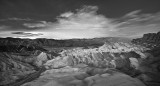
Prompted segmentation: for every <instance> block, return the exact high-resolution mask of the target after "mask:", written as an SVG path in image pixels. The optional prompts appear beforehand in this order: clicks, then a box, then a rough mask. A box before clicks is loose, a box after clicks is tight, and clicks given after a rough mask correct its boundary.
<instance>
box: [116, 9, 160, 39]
mask: <svg viewBox="0 0 160 86" xmlns="http://www.w3.org/2000/svg"><path fill="white" fill-rule="evenodd" d="M120 20H123V21H122V22H118V23H117V24H118V26H117V27H116V28H117V29H119V30H118V31H117V34H119V36H127V37H140V36H142V35H143V34H145V33H154V32H158V31H160V12H157V13H152V14H151V13H140V10H137V11H133V12H131V13H128V14H126V15H124V16H123V17H121V18H119V19H117V20H115V22H116V21H120Z"/></svg>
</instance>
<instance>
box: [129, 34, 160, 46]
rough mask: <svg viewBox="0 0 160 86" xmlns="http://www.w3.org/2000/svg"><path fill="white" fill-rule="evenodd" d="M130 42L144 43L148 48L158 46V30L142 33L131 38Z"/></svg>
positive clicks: (159, 38) (159, 41)
mask: <svg viewBox="0 0 160 86" xmlns="http://www.w3.org/2000/svg"><path fill="white" fill-rule="evenodd" d="M132 43H135V44H140V45H144V46H147V47H150V48H154V47H159V46H160V44H159V43H160V32H158V33H147V34H144V35H143V37H142V38H137V39H133V40H132Z"/></svg>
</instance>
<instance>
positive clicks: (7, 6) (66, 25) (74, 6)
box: [0, 0, 160, 39]
mask: <svg viewBox="0 0 160 86" xmlns="http://www.w3.org/2000/svg"><path fill="white" fill-rule="evenodd" d="M159 5H160V1H159V0H0V37H15V38H17V37H18V38H31V39H35V38H48V39H73V38H96V37H128V38H138V37H142V36H143V34H145V33H154V32H158V31H160V6H159Z"/></svg>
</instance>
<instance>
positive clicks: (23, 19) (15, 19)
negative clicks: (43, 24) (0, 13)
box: [0, 17, 33, 21]
mask: <svg viewBox="0 0 160 86" xmlns="http://www.w3.org/2000/svg"><path fill="white" fill-rule="evenodd" d="M8 20H11V21H12V20H13V21H31V20H33V19H30V18H17V17H12V18H7V19H0V21H8Z"/></svg>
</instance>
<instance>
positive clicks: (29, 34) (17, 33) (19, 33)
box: [11, 32, 43, 37]
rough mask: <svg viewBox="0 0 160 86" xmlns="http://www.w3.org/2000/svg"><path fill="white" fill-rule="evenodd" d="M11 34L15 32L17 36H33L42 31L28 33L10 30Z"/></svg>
mask: <svg viewBox="0 0 160 86" xmlns="http://www.w3.org/2000/svg"><path fill="white" fill-rule="evenodd" d="M11 34H16V35H18V37H33V36H40V35H43V34H42V33H29V32H11Z"/></svg>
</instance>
